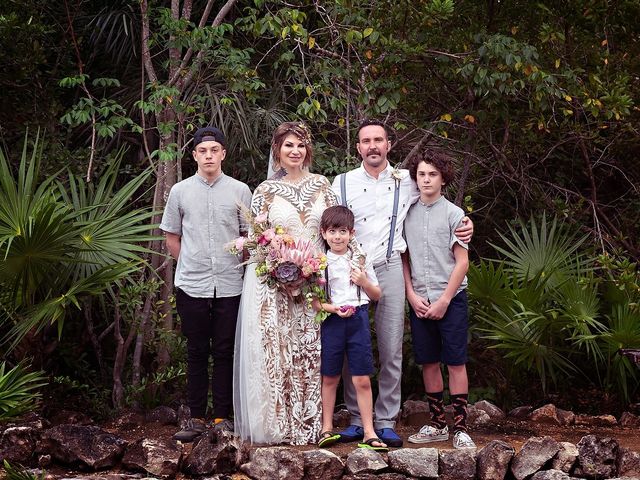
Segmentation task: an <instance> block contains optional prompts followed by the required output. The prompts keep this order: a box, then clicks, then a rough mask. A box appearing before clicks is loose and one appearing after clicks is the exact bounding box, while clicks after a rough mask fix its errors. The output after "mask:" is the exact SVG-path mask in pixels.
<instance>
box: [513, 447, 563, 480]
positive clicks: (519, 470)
mask: <svg viewBox="0 0 640 480" xmlns="http://www.w3.org/2000/svg"><path fill="white" fill-rule="evenodd" d="M559 450H560V444H559V443H558V442H556V441H555V440H554V439H553V438H551V437H532V438H530V439H529V440H527V441H526V442H525V444H524V445H523V446H522V449H521V450H520V451H519V452H518V453H516V454H515V456H514V457H513V461H512V462H511V473H513V476H514V477H515V478H516V480H523V479H525V478H527V477H529V476H531V475H533V474H534V473H536V472H537V471H538V470H540V469H541V468H542V466H543V465H544V464H545V463H547V462H548V461H549V460H551V459H552V458H553V457H554V456H555V454H556V453H558V451H559Z"/></svg>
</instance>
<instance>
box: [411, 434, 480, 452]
mask: <svg viewBox="0 0 640 480" xmlns="http://www.w3.org/2000/svg"><path fill="white" fill-rule="evenodd" d="M409 441H411V439H409ZM453 446H454V448H457V449H459V450H475V449H476V448H477V447H476V444H475V443H473V440H471V437H470V436H469V434H468V433H467V432H463V431H462V430H460V431H458V432H456V433H455V434H454V435H453Z"/></svg>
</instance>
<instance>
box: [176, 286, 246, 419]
mask: <svg viewBox="0 0 640 480" xmlns="http://www.w3.org/2000/svg"><path fill="white" fill-rule="evenodd" d="M239 306H240V295H238V296H236V297H222V298H194V297H190V296H189V295H187V294H186V293H184V292H183V291H182V290H180V289H177V290H176V307H177V309H178V315H180V320H181V322H182V333H183V334H184V336H185V337H187V402H188V404H189V408H190V409H191V416H192V417H199V418H203V417H204V416H205V414H206V412H207V395H208V393H209V373H208V369H209V357H213V370H212V374H211V384H212V395H213V416H214V418H228V417H229V415H230V414H231V411H232V408H233V349H234V343H235V334H236V321H237V318H238V308H239Z"/></svg>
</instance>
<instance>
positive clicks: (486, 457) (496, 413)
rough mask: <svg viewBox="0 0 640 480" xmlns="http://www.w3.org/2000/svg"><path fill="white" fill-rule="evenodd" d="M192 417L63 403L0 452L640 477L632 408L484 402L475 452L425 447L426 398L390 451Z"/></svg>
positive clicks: (224, 466) (121, 463)
mask: <svg viewBox="0 0 640 480" xmlns="http://www.w3.org/2000/svg"><path fill="white" fill-rule="evenodd" d="M184 416H185V414H184V412H182V411H178V412H176V411H174V410H172V409H170V408H168V407H159V408H157V409H155V410H154V411H152V412H149V413H148V414H147V415H143V414H141V413H136V412H126V413H124V414H123V415H120V416H118V417H117V418H115V419H113V420H111V421H109V422H107V423H105V424H103V425H100V426H96V425H93V422H92V421H91V419H89V418H87V417H86V416H85V415H83V414H81V413H75V412H60V414H58V415H56V416H55V417H53V418H51V419H48V420H45V419H42V418H40V417H38V416H37V415H33V416H31V417H30V418H26V419H25V420H24V421H22V422H17V423H15V424H8V425H0V432H2V434H1V436H0V461H1V460H2V459H6V460H8V461H9V462H10V463H13V464H17V463H20V464H24V465H27V466H30V467H38V468H40V471H43V470H44V471H45V472H46V476H47V477H48V478H52V479H53V478H56V479H57V478H109V479H110V480H116V479H125V478H140V477H141V476H145V475H146V476H150V477H153V478H173V477H177V478H188V477H197V476H205V477H207V478H218V479H229V478H233V479H246V478H258V479H262V478H267V479H270V478H282V479H287V480H288V479H297V478H309V479H314V478H344V479H347V480H356V479H358V480H374V479H381V480H403V479H411V478H434V479H435V478H439V479H443V480H446V479H452V480H453V479H457V480H460V479H462V480H464V479H469V480H471V479H479V480H493V479H505V478H506V479H508V480H509V479H516V480H524V479H525V478H527V479H528V478H533V479H534V480H545V479H546V480H556V479H557V480H565V479H567V480H568V479H570V478H625V479H630V478H635V479H640V435H638V432H639V431H640V417H639V416H637V415H634V414H633V413H630V412H626V413H625V414H623V415H622V416H621V417H620V418H615V417H613V416H610V415H601V416H584V415H575V414H574V413H573V412H568V411H564V410H561V409H558V408H556V407H555V406H554V405H545V406H544V407H542V408H539V409H536V410H534V409H532V408H530V407H520V408H518V409H515V410H513V411H511V412H509V414H508V415H506V414H505V413H504V412H502V411H501V410H500V409H498V408H497V407H495V406H494V405H492V404H490V403H489V402H484V401H483V402H478V403H476V404H475V405H473V406H471V407H470V409H469V420H470V424H471V425H472V429H471V432H470V433H471V435H472V437H473V439H474V441H475V442H476V444H477V446H478V450H477V452H474V453H472V454H469V453H468V452H460V451H455V450H453V449H452V445H451V441H450V440H449V441H446V442H437V443H432V444H428V445H426V446H425V445H413V444H410V443H408V442H406V439H407V437H408V436H409V435H410V434H412V433H414V432H415V431H417V429H418V428H419V427H420V426H421V425H422V424H423V423H425V422H426V421H427V419H428V409H427V406H426V404H424V402H419V401H408V402H406V403H405V405H404V406H403V414H402V418H401V421H400V424H399V426H398V432H399V433H400V435H401V436H402V437H403V438H404V439H405V445H404V446H403V448H401V449H392V451H391V452H389V453H388V454H382V455H380V454H378V453H376V452H372V451H363V450H362V449H358V448H357V447H356V445H355V444H338V445H337V446H335V447H332V448H331V449H330V450H319V449H317V448H316V447H315V446H314V445H309V446H301V447H284V448H279V447H268V448H260V446H256V445H253V446H251V445H247V444H243V443H242V442H240V441H239V440H238V439H235V438H233V436H231V435H229V434H226V433H224V432H209V433H208V434H207V435H206V436H205V437H204V438H202V440H201V441H200V442H196V443H194V444H185V445H183V444H180V443H176V442H174V441H173V440H172V439H171V436H172V434H173V433H174V432H175V431H176V430H177V429H178V428H179V427H178V424H179V423H180V422H181V421H184ZM346 421H347V416H346V412H339V413H337V414H336V423H337V424H338V425H344V424H345V423H346ZM425 447H428V448H425ZM94 472H95V473H94ZM136 472H142V473H136ZM134 475H135V476H134ZM0 477H2V474H1V473H0Z"/></svg>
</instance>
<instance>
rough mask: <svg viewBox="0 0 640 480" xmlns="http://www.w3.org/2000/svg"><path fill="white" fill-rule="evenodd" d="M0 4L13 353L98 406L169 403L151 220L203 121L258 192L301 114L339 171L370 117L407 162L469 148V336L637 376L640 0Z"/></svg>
mask: <svg viewBox="0 0 640 480" xmlns="http://www.w3.org/2000/svg"><path fill="white" fill-rule="evenodd" d="M0 6H1V7H2V8H0V12H1V13H0V62H1V63H2V65H5V66H6V67H5V68H4V69H3V70H2V71H1V72H0V89H1V90H2V92H3V95H2V97H1V98H0V138H1V141H2V144H3V148H2V149H1V150H2V151H3V152H4V153H3V156H2V157H1V158H0V160H1V163H0V166H1V167H2V172H1V173H2V180H1V187H2V192H0V195H2V200H0V216H1V218H0V235H1V236H0V253H2V255H3V260H2V261H3V263H2V266H0V274H1V278H0V282H1V286H2V287H3V288H2V294H1V296H2V306H3V309H4V310H3V314H2V315H3V316H2V322H3V323H2V325H0V333H2V335H3V336H4V338H5V341H6V342H8V343H5V345H7V346H13V347H14V349H13V350H12V351H11V353H8V354H6V355H5V357H6V360H7V361H10V362H12V365H14V364H15V363H16V362H17V361H19V359H21V358H31V359H32V360H33V361H34V363H35V364H36V366H37V368H44V369H45V371H46V372H47V373H48V374H49V375H50V376H51V378H52V379H54V380H55V379H57V380H59V381H60V382H61V383H60V382H58V384H59V385H67V386H69V385H75V387H74V388H75V389H76V390H77V391H78V392H83V393H82V395H85V396H86V397H87V398H88V399H89V401H90V402H93V403H96V402H97V403H99V402H100V401H104V400H97V399H104V398H106V397H109V396H111V400H112V404H113V405H115V406H116V407H120V406H123V405H125V404H127V403H135V402H138V404H140V403H142V404H145V405H146V404H148V403H149V402H153V401H160V400H158V399H161V398H162V393H163V389H166V391H165V393H170V392H171V391H172V389H173V387H174V386H175V385H176V384H179V382H181V380H182V377H183V368H182V365H181V364H180V361H176V359H182V358H183V356H182V352H183V348H184V346H183V345H182V344H181V341H180V340H179V337H177V336H176V335H175V330H176V329H177V325H176V322H175V321H174V318H173V314H174V312H173V308H172V296H171V290H172V276H173V268H172V263H171V262H170V261H167V259H166V257H165V256H164V254H163V253H162V244H161V242H160V241H159V240H158V238H159V237H158V234H159V232H158V231H157V230H154V227H155V225H157V224H158V223H159V217H158V213H159V212H160V211H161V210H162V208H163V205H164V202H165V200H166V197H167V194H168V191H169V189H170V188H171V186H172V185H173V184H174V183H175V182H176V181H179V180H180V179H182V178H184V177H186V176H188V175H190V174H191V173H193V171H194V165H193V162H192V161H191V160H190V159H189V152H190V150H191V148H190V145H189V140H190V135H191V133H192V132H193V131H194V129H196V128H197V127H199V126H201V125H204V124H207V123H214V124H216V125H217V126H219V127H221V128H222V129H223V130H224V132H225V134H226V136H227V138H228V139H229V143H228V154H227V160H225V167H224V168H225V171H226V173H228V174H230V175H232V176H234V177H236V178H238V179H240V180H243V181H245V182H247V183H248V184H249V185H250V186H251V187H255V186H256V185H257V184H258V183H259V182H260V181H261V180H262V179H263V178H264V177H265V176H266V171H267V161H268V160H267V159H268V149H269V142H270V135H271V132H272V130H273V128H274V127H275V126H276V125H277V124H278V123H280V122H281V121H283V120H285V119H286V120H289V119H301V120H304V121H306V122H307V123H309V125H310V126H311V130H312V132H313V133H314V147H315V160H314V167H313V168H314V170H315V171H317V172H320V173H324V174H326V175H328V176H330V177H331V176H333V175H335V174H337V173H339V172H342V171H344V170H346V169H348V168H351V167H353V166H355V165H357V164H358V159H357V158H356V156H355V142H356V138H355V137H354V134H355V128H356V126H357V124H358V122H359V121H361V120H362V119H364V118H371V117H374V118H379V119H382V120H384V121H385V122H387V124H388V125H390V126H391V127H392V128H393V130H394V135H393V142H394V144H393V149H392V152H391V160H392V161H393V162H394V163H402V162H404V161H406V160H407V159H408V158H409V157H410V156H411V155H412V154H413V153H415V152H416V151H417V150H418V149H420V148H421V147H423V146H424V145H434V144H437V145H440V146H444V147H445V148H447V149H448V150H449V151H450V152H452V153H453V154H454V156H455V157H456V162H457V165H456V166H457V171H458V176H457V179H456V181H455V182H454V185H452V186H451V187H452V188H451V189H450V191H449V192H448V193H449V196H450V198H451V199H452V200H454V201H455V202H456V203H457V204H459V205H461V206H463V208H465V210H466V211H467V212H469V213H470V214H472V218H473V219H474V222H475V225H476V230H475V232H476V233H475V236H474V239H473V242H472V244H471V251H472V258H474V259H475V260H477V261H476V263H475V266H474V267H473V269H472V271H471V273H470V278H471V282H470V285H471V286H470V290H471V292H472V294H473V293H474V292H475V294H474V298H475V300H474V302H475V303H474V312H476V311H477V312H476V313H477V330H476V334H477V335H478V336H479V337H480V338H481V340H479V341H482V342H487V344H488V345H492V346H495V347H496V348H497V349H498V350H499V351H500V353H501V356H502V357H503V358H504V359H505V367H504V368H505V369H506V370H509V371H511V373H513V374H514V377H513V378H516V376H515V373H516V372H518V371H521V372H522V371H526V372H530V373H531V374H534V375H535V376H537V378H538V379H539V381H540V382H541V385H543V386H544V394H547V393H549V392H551V391H557V390H560V389H561V387H562V386H563V385H566V382H563V381H562V380H563V379H567V378H573V379H574V382H575V383H576V384H580V385H595V386H597V388H601V389H604V390H605V391H607V392H609V391H611V392H616V394H617V395H620V398H621V399H622V400H621V401H622V402H624V399H627V400H628V399H632V398H633V396H634V395H637V394H638V388H637V385H638V376H637V373H636V372H635V371H634V370H633V369H632V368H631V367H630V364H629V363H628V362H627V361H625V360H622V358H621V357H619V356H616V355H615V354H614V352H615V351H616V350H617V348H619V347H620V346H633V344H634V342H636V340H634V338H636V337H635V335H637V332H636V330H634V328H633V322H636V324H637V315H638V306H637V282H638V277H637V264H636V262H637V260H638V258H639V257H640V247H639V245H638V241H637V238H638V234H639V233H640V230H639V227H638V221H637V220H638V214H637V212H638V210H639V208H640V195H639V194H638V185H640V170H639V169H638V162H637V152H638V151H639V149H640V140H639V139H640V136H639V135H638V119H639V116H640V113H639V108H638V98H639V96H640V95H639V92H640V81H639V80H638V76H637V75H638V74H637V72H638V71H640V51H639V48H640V47H639V45H640V42H639V41H638V40H639V37H640V27H639V26H638V23H637V22H635V21H634V19H636V18H638V17H639V15H640V4H638V2H636V1H628V0H627V1H617V2H608V1H603V0H570V1H563V2H558V1H554V0H549V1H543V2H523V1H519V0H514V1H496V0H484V1H481V2H478V1H469V0H458V1H454V0H419V1H411V2H410V1H407V0H399V1H398V0H396V1H389V0H380V1H377V2H370V1H364V0H335V1H332V2H295V1H294V2H283V1H279V0H275V1H268V0H226V1H223V0H195V1H194V0H182V1H180V0H171V1H169V0H166V1H165V0H162V1H153V2H149V1H148V0H140V1H132V0H115V1H104V0H82V1H78V0H76V1H72V0H63V1H62V2H42V1H39V0H27V1H17V0H0ZM27 128H28V132H29V133H28V134H27V135H26V136H25V131H27ZM38 129H40V131H42V132H46V134H45V135H43V136H42V137H43V138H44V139H45V140H42V138H41V137H40V136H38V135H36V134H34V132H37V131H38ZM543 212H546V216H544V215H543ZM552 218H553V219H554V220H550V219H552ZM519 219H532V220H530V221H529V223H522V221H521V220H519ZM505 225H507V227H506V230H507V232H508V233H501V232H504V231H505ZM567 232H571V233H572V234H571V235H569V236H567V235H568V234H567ZM496 255H497V256H498V257H499V258H498V260H499V261H491V260H486V259H484V260H479V259H480V258H489V257H492V256H496ZM634 282H635V285H636V287H635V290H634ZM633 292H636V293H633ZM634 295H635V296H634ZM636 347H637V344H636ZM176 363H177V365H176ZM78 365H80V367H78ZM586 365H593V366H594V368H596V372H597V374H596V375H584V374H583V373H584V368H586ZM109 370H113V371H115V372H116V373H115V374H110V373H109ZM176 382H177V383H176ZM55 383H56V382H55V381H54V384H55ZM76 387H77V388H76ZM178 390H180V389H178ZM89 392H91V393H89ZM105 392H110V393H108V394H105ZM153 399H156V400H153Z"/></svg>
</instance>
